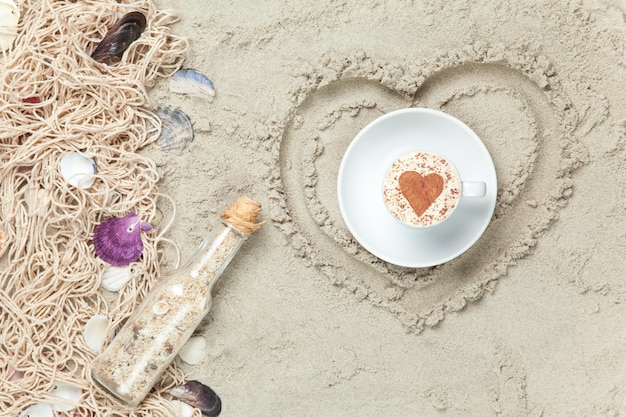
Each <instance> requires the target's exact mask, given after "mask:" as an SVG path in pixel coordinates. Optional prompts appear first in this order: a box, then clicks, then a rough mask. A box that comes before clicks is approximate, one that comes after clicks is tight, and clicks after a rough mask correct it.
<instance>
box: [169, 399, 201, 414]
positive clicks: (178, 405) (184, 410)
mask: <svg viewBox="0 0 626 417" xmlns="http://www.w3.org/2000/svg"><path fill="white" fill-rule="evenodd" d="M170 403H172V405H173V406H174V412H175V413H176V414H175V415H176V416H177V417H191V416H193V412H194V410H195V409H194V408H193V407H192V406H190V405H189V404H187V403H184V402H182V401H180V400H170Z"/></svg>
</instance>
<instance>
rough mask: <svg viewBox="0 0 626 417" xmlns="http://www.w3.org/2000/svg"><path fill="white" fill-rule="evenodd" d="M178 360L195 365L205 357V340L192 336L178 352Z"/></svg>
mask: <svg viewBox="0 0 626 417" xmlns="http://www.w3.org/2000/svg"><path fill="white" fill-rule="evenodd" d="M178 356H179V357H180V359H181V360H182V361H183V362H185V363H188V364H189V365H197V364H199V363H200V362H202V360H203V359H204V358H205V356H206V339H205V338H204V337H202V336H192V337H190V338H189V340H188V341H187V343H185V344H184V345H183V347H182V348H181V349H180V352H178Z"/></svg>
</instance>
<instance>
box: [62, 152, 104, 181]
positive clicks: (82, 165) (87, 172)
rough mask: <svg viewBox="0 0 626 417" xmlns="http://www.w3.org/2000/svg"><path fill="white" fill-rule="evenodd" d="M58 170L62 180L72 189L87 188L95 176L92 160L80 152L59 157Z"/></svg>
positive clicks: (94, 166) (94, 165) (94, 164)
mask: <svg viewBox="0 0 626 417" xmlns="http://www.w3.org/2000/svg"><path fill="white" fill-rule="evenodd" d="M59 170H60V171H61V175H62V176H63V178H64V179H65V180H66V181H67V182H69V183H70V184H71V185H73V186H74V187H78V188H81V189H85V188H89V187H91V185H92V184H93V182H94V180H95V177H94V175H95V174H96V163H95V161H94V160H93V158H91V157H89V156H88V155H87V154H84V153H82V152H70V153H66V154H65V155H63V156H62V157H61V161H60V162H59Z"/></svg>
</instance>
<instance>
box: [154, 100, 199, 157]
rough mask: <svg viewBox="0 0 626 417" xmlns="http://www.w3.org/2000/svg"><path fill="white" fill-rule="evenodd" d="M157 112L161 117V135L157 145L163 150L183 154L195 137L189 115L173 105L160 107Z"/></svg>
mask: <svg viewBox="0 0 626 417" xmlns="http://www.w3.org/2000/svg"><path fill="white" fill-rule="evenodd" d="M155 114H156V115H157V116H158V117H159V119H161V136H159V139H158V140H157V145H159V147H160V148H161V150H162V151H163V152H168V153H173V154H176V155H180V154H182V153H183V151H184V150H185V149H187V147H188V146H189V145H190V144H191V142H192V141H193V137H194V131H193V125H192V124H191V119H190V118H189V116H187V115H186V114H185V112H183V111H182V110H180V109H178V108H176V107H172V106H163V107H159V108H158V109H156V111H155Z"/></svg>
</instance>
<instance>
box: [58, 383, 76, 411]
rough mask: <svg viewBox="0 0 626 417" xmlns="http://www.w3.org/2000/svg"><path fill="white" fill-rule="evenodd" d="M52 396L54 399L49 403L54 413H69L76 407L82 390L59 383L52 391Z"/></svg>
mask: <svg viewBox="0 0 626 417" xmlns="http://www.w3.org/2000/svg"><path fill="white" fill-rule="evenodd" d="M52 395H53V396H54V397H55V399H54V402H52V403H51V405H52V409H53V410H54V411H61V412H63V411H70V410H73V409H74V408H76V407H77V406H78V403H79V402H80V399H81V397H82V396H83V390H82V389H81V388H79V387H77V386H75V385H70V384H66V383H65V382H59V383H58V384H57V386H56V388H55V389H54V390H53V391H52Z"/></svg>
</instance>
